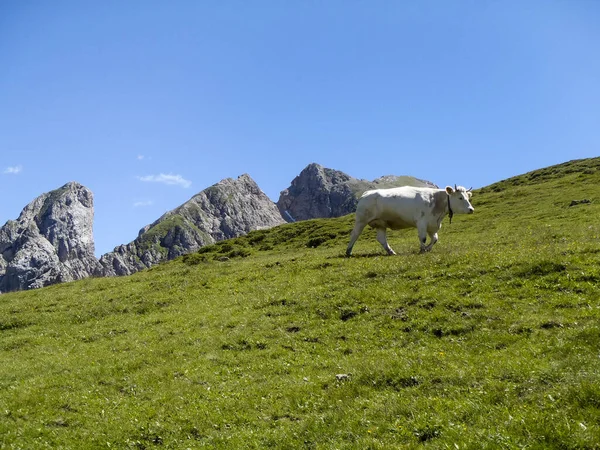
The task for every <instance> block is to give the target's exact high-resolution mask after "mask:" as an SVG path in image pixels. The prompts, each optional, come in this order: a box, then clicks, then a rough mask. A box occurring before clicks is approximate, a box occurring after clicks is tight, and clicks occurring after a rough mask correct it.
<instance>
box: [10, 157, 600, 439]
mask: <svg viewBox="0 0 600 450" xmlns="http://www.w3.org/2000/svg"><path fill="white" fill-rule="evenodd" d="M599 185H600V158H595V159H590V160H585V161H576V162H571V163H567V164H564V165H560V166H555V167H551V168H547V169H542V170H540V171H536V172H532V173H530V174H525V175H522V176H520V177H515V178H512V179H509V180H505V181H502V182H499V183H496V184H494V185H492V186H488V187H486V188H484V189H481V190H479V191H476V192H475V194H474V196H473V199H472V200H473V205H474V207H475V210H476V211H475V214H474V215H470V216H456V217H455V219H454V220H453V223H452V225H449V224H448V223H447V221H445V223H444V227H443V228H442V230H441V231H440V233H439V235H440V241H439V243H438V244H436V246H435V247H434V249H433V251H432V252H431V253H428V254H424V255H420V254H418V249H419V244H418V239H417V235H416V230H405V231H401V232H391V233H389V234H390V243H391V245H392V246H393V247H394V249H395V250H396V251H397V252H398V256H395V257H387V256H384V254H383V251H382V249H381V247H380V246H379V244H378V243H377V242H376V240H375V237H374V233H373V232H372V231H366V230H365V232H364V233H363V235H362V236H361V237H360V239H359V240H358V242H357V244H356V246H355V249H354V252H355V255H356V256H355V257H353V258H344V257H343V254H344V252H345V247H346V244H347V239H348V234H349V232H350V229H351V228H352V221H353V216H352V215H350V216H346V217H342V218H339V219H330V220H314V221H307V222H300V223H296V224H288V225H283V226H281V227H277V228H275V229H272V230H268V231H258V232H253V233H250V234H249V235H247V236H245V237H242V238H237V239H233V240H229V241H225V242H221V243H219V244H216V245H214V246H210V247H206V248H203V249H202V252H201V253H198V254H194V255H187V256H185V257H183V258H179V259H177V260H175V261H171V262H169V263H166V264H163V265H160V266H157V267H154V268H152V269H149V270H147V271H144V272H140V273H137V274H135V275H133V276H131V277H124V278H112V279H88V280H82V281H79V282H74V283H68V284H63V285H57V286H51V287H48V288H44V289H39V290H35V291H29V292H19V293H11V294H4V295H2V296H1V297H0V448H23V449H36V448H74V449H75V448H77V449H83V448H119V449H122V448H134V449H145V448H155V447H156V448H177V449H179V448H202V447H208V448H223V449H231V448H256V449H263V448H289V449H296V448H315V449H329V448H340V449H342V448H356V449H364V448H373V449H389V448H419V447H429V448H473V449H475V448H477V449H479V448H490V449H496V448H523V447H527V448H561V449H568V448H573V449H575V448H600V444H599V442H600V358H599V355H600V294H599V292H600V289H599V287H598V285H599V283H600V223H599V220H598V219H599V218H600V189H599V188H598V186H599ZM583 199H587V200H590V201H591V203H583V204H578V205H575V206H569V205H570V204H571V201H572V200H583Z"/></svg>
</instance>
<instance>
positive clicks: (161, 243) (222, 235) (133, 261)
mask: <svg viewBox="0 0 600 450" xmlns="http://www.w3.org/2000/svg"><path fill="white" fill-rule="evenodd" d="M282 223H285V221H284V220H283V219H282V218H281V215H280V214H279V211H278V210H277V206H276V205H275V203H273V202H272V201H271V200H270V199H269V198H268V197H267V195H266V194H265V193H264V192H263V191H262V190H261V189H260V188H259V187H258V185H257V184H256V182H255V181H254V180H253V179H252V178H251V177H250V176H249V175H248V174H243V175H241V176H239V177H238V178H237V179H233V178H226V179H224V180H221V181H219V182H218V183H216V184H214V185H212V186H210V187H208V188H206V189H204V190H203V191H201V192H199V193H198V194H196V195H194V196H193V197H192V198H191V199H190V200H188V201H187V202H185V203H184V204H183V205H181V206H179V207H177V208H175V209H173V210H172V211H169V212H167V213H166V214H163V215H162V216H161V217H160V218H159V219H158V220H156V221H155V222H153V223H151V224H150V225H147V226H146V227H144V228H142V230H141V231H140V234H139V235H138V237H137V238H136V239H135V240H134V241H133V242H131V243H129V244H127V245H121V246H119V247H117V248H115V250H114V251H113V252H110V253H107V254H106V255H103V256H102V257H101V258H100V263H101V264H102V266H103V268H104V273H105V274H106V275H109V276H110V275H128V274H131V273H134V272H137V271H138V270H142V269H145V268H147V267H150V266H152V265H155V264H158V263H159V262H161V261H165V260H169V259H173V258H176V257H178V256H181V255H183V254H186V253H190V252H193V251H196V250H198V249H199V248H200V247H204V246H206V245H210V244H213V243H215V242H216V241H221V240H223V239H229V238H232V237H237V236H240V235H242V234H246V233H248V232H250V231H252V230H256V229H261V228H270V227H273V226H275V225H280V224H282Z"/></svg>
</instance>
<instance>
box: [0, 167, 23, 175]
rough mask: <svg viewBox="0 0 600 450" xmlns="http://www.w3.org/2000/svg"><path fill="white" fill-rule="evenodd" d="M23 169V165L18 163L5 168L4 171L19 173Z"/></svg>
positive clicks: (12, 173)
mask: <svg viewBox="0 0 600 450" xmlns="http://www.w3.org/2000/svg"><path fill="white" fill-rule="evenodd" d="M22 171H23V166H21V165H18V166H12V167H7V168H6V169H4V171H3V172H2V173H4V174H10V175H18V174H19V173H21V172H22Z"/></svg>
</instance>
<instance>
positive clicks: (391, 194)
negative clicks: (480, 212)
mask: <svg viewBox="0 0 600 450" xmlns="http://www.w3.org/2000/svg"><path fill="white" fill-rule="evenodd" d="M472 189H473V188H471V189H465V188H464V187H462V186H458V187H456V185H454V189H452V188H451V187H450V186H447V187H446V189H434V188H425V187H412V186H402V187H397V188H391V189H374V190H371V191H366V192H365V193H364V194H363V195H362V197H361V198H360V200H359V201H358V205H357V206H356V221H355V224H354V229H353V230H352V233H350V242H349V243H348V248H347V249H346V256H351V255H352V247H353V246H354V243H355V242H356V240H357V239H358V236H360V233H362V230H363V229H364V228H365V226H367V225H369V226H370V227H372V228H375V229H376V230H377V240H378V241H379V243H380V244H381V245H382V246H383V248H384V250H385V251H386V252H387V253H388V255H395V254H396V252H394V250H392V248H391V247H390V245H389V244H388V242H387V231H386V230H387V228H390V229H392V230H399V229H402V228H416V229H417V231H418V233H419V242H420V244H421V253H424V252H428V251H429V250H431V248H432V247H433V245H434V244H435V243H436V242H437V241H438V235H437V232H438V231H439V229H440V228H441V227H442V220H443V219H444V217H446V214H448V215H449V216H450V223H452V216H453V215H454V214H472V213H473V212H474V211H475V209H474V208H473V206H471V202H470V201H469V200H470V198H471V190H472ZM427 235H429V237H430V238H431V240H430V242H429V245H426V241H427Z"/></svg>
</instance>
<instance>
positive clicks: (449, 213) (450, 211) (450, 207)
mask: <svg viewBox="0 0 600 450" xmlns="http://www.w3.org/2000/svg"><path fill="white" fill-rule="evenodd" d="M446 197H448V216H449V217H450V223H452V216H453V215H454V212H453V211H452V206H450V196H449V195H448V194H446Z"/></svg>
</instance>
